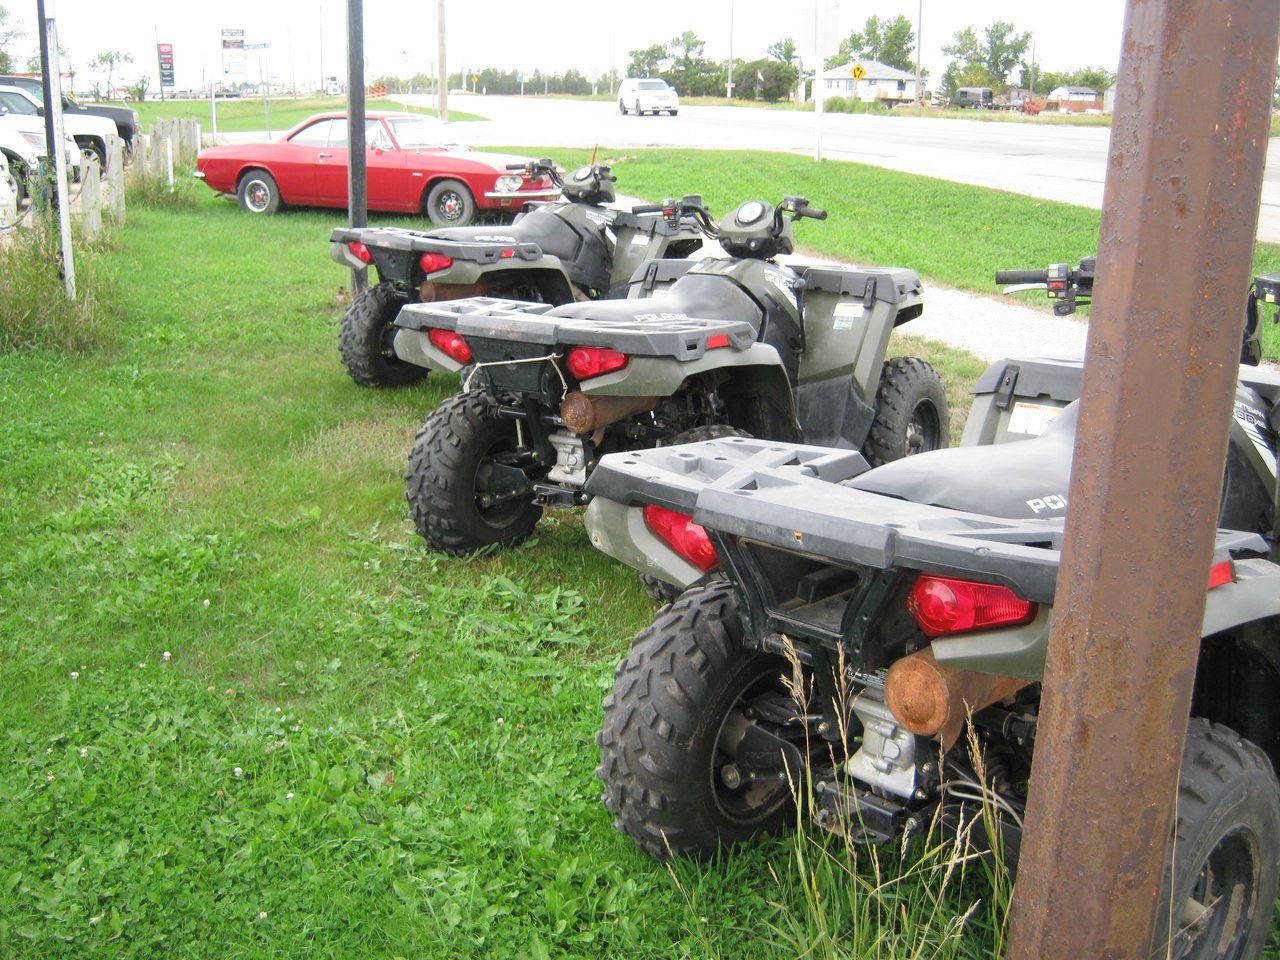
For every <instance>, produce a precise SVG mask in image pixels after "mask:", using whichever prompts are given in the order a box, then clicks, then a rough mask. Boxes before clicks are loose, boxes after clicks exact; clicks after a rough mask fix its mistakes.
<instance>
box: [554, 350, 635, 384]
mask: <svg viewBox="0 0 1280 960" xmlns="http://www.w3.org/2000/svg"><path fill="white" fill-rule="evenodd" d="M565 365H566V366H567V367H568V368H569V372H570V373H572V374H573V375H574V376H575V377H577V378H578V379H579V380H588V379H590V378H591V377H598V376H600V375H601V374H602V373H609V372H611V371H613V370H621V369H622V368H623V367H625V366H626V365H627V355H626V354H625V353H619V352H618V351H617V350H610V349H609V348H608V347H574V348H573V349H572V350H570V351H569V356H568V357H566V358H565Z"/></svg>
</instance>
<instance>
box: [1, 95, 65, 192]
mask: <svg viewBox="0 0 1280 960" xmlns="http://www.w3.org/2000/svg"><path fill="white" fill-rule="evenodd" d="M62 146H63V149H64V150H65V151H66V156H67V172H68V173H69V174H70V176H71V178H72V179H73V180H79V179H80V148H79V147H77V146H76V142H75V141H74V140H72V139H71V137H69V136H64V137H63V142H62ZM0 153H3V154H4V157H5V160H6V161H7V162H8V165H9V170H10V172H12V174H13V179H14V181H15V182H16V184H17V188H18V202H19V203H21V202H22V200H23V198H24V197H26V195H27V193H28V191H29V190H30V188H31V186H32V184H33V183H34V181H35V177H36V173H37V171H38V170H39V167H40V158H41V157H42V156H44V155H45V153H46V150H45V140H44V118H43V117H32V116H29V115H27V114H22V113H10V112H9V111H8V109H7V108H6V107H5V106H4V105H3V104H0Z"/></svg>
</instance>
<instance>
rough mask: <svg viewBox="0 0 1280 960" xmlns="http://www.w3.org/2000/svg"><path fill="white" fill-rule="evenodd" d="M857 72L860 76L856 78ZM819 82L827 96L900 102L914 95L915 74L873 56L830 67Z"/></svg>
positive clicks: (912, 98) (865, 101)
mask: <svg viewBox="0 0 1280 960" xmlns="http://www.w3.org/2000/svg"><path fill="white" fill-rule="evenodd" d="M858 67H861V68H862V69H861V71H859V70H858V69H857V68H858ZM859 73H860V74H861V79H858V78H857V74H859ZM822 82H823V87H824V95H825V96H828V97H849V98H850V99H853V100H861V101H863V102H864V103H874V102H875V101H877V100H888V101H891V102H894V103H902V102H906V101H912V100H915V99H916V78H915V74H913V73H908V72H907V71H906V70H899V69H898V68H897V67H890V66H887V65H885V64H883V63H877V62H876V61H875V60H854V61H852V62H850V63H846V64H843V65H841V66H839V67H832V68H831V69H830V70H828V71H826V72H825V73H823V75H822Z"/></svg>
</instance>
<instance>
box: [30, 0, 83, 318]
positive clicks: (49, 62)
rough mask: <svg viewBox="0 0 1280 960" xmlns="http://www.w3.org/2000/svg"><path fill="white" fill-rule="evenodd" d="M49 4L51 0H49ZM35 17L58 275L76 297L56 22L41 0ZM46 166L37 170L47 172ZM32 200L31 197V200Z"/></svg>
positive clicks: (72, 296) (70, 298) (69, 295)
mask: <svg viewBox="0 0 1280 960" xmlns="http://www.w3.org/2000/svg"><path fill="white" fill-rule="evenodd" d="M49 6H50V7H52V6H53V3H52V0H49ZM36 20H37V24H38V26H39V29H40V70H41V73H42V78H41V79H42V80H43V88H44V136H45V145H46V148H47V150H48V157H47V158H46V160H49V159H52V161H53V164H52V165H53V188H54V197H55V202H56V204H57V206H58V234H59V236H60V239H61V241H62V279H63V283H64V285H65V287H66V291H67V299H68V300H71V301H74V300H75V298H76V265H75V256H74V254H73V252H72V249H71V198H70V197H69V196H67V156H66V153H65V152H64V150H63V145H62V139H63V131H62V74H61V72H60V70H59V66H58V25H57V22H56V19H55V18H54V17H49V16H46V14H45V0H36ZM47 171H48V166H47V164H46V166H45V168H44V169H43V170H42V171H41V173H42V174H43V173H47ZM33 202H34V201H33Z"/></svg>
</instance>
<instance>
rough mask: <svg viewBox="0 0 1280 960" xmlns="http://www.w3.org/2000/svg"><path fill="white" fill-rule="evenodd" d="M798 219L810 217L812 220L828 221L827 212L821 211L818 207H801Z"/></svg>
mask: <svg viewBox="0 0 1280 960" xmlns="http://www.w3.org/2000/svg"><path fill="white" fill-rule="evenodd" d="M796 216H798V217H808V218H810V219H811V220H825V219H827V211H825V210H819V209H818V208H817V207H801V208H800V209H799V210H797V211H796Z"/></svg>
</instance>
